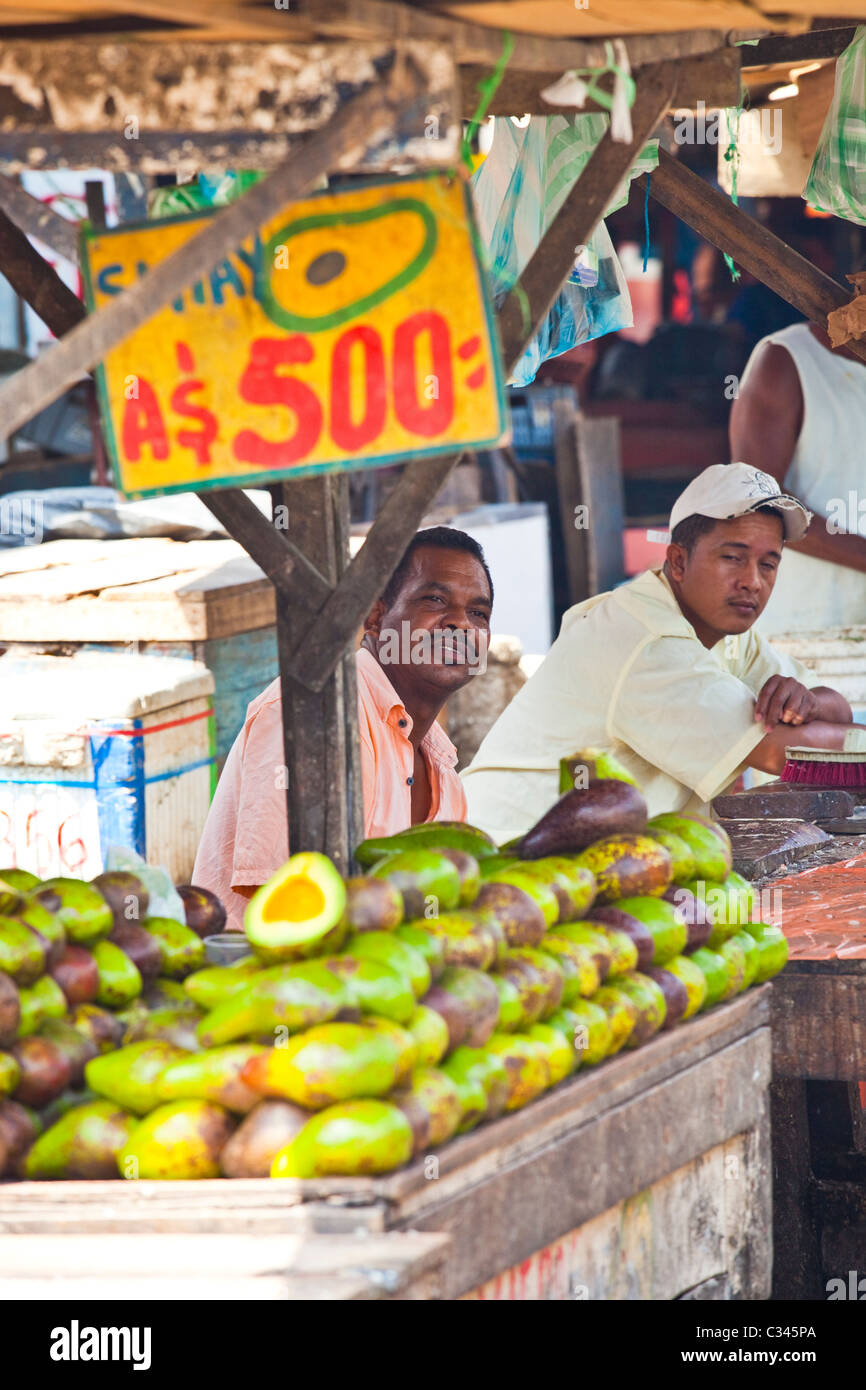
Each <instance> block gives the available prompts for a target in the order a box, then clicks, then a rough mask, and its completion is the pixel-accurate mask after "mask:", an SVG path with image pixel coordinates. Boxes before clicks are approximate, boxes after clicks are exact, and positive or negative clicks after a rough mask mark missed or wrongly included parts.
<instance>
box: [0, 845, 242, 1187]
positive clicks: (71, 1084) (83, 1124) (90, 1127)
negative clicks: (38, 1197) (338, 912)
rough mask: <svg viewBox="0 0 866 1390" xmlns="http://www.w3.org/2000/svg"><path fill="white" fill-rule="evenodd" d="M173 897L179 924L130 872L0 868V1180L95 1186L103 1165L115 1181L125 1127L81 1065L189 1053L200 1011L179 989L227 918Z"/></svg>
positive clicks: (195, 894)
mask: <svg viewBox="0 0 866 1390" xmlns="http://www.w3.org/2000/svg"><path fill="white" fill-rule="evenodd" d="M177 892H178V894H179V895H180V900H181V902H182V905H183V909H184V916H185V918H186V921H185V922H181V921H179V920H175V919H173V918H168V917H158V916H149V915H148V908H149V896H148V892H147V889H146V888H145V886H144V884H143V883H142V882H141V880H140V879H139V878H138V877H137V876H136V875H134V874H130V873H125V872H114V873H107V874H102V875H100V876H99V877H98V878H96V879H94V880H93V881H92V883H86V882H83V881H81V880H78V879H71V878H53V879H47V880H45V881H41V880H39V879H38V878H37V877H36V876H35V874H31V873H28V872H26V871H25V870H23V869H14V868H10V869H2V870H0V1177H10V1176H16V1175H28V1176H30V1175H32V1176H34V1177H66V1176H82V1177H102V1176H105V1175H106V1172H105V1170H106V1168H107V1167H108V1166H109V1165H108V1159H107V1158H106V1155H109V1156H110V1157H111V1172H110V1174H109V1175H110V1176H116V1174H117V1164H116V1161H115V1159H114V1155H115V1154H116V1152H117V1151H118V1148H119V1146H120V1145H121V1144H122V1143H123V1142H125V1140H126V1138H127V1137H128V1135H129V1134H130V1133H131V1132H132V1129H133V1128H134V1125H135V1118H134V1115H133V1114H131V1113H127V1111H126V1110H125V1109H122V1108H119V1107H118V1106H117V1105H116V1104H114V1103H112V1102H110V1101H108V1100H106V1099H103V1098H101V1097H100V1096H99V1095H97V1093H96V1092H95V1091H94V1092H92V1093H91V1092H90V1091H89V1089H88V1086H87V1083H86V1081H85V1072H86V1069H87V1067H88V1066H89V1065H90V1063H91V1062H93V1061H99V1059H101V1057H102V1055H103V1054H106V1053H113V1054H115V1055H119V1054H118V1053H117V1049H119V1048H121V1047H122V1046H123V1044H124V1043H135V1044H136V1045H139V1044H138V1040H139V1039H142V1040H143V1039H149V1040H160V1039H164V1038H167V1037H171V1038H172V1039H173V1040H174V1042H175V1043H176V1044H179V1045H181V1046H183V1047H185V1048H189V1049H193V1048H196V1047H198V1040H197V1038H196V1033H195V1027H196V1023H197V1020H198V1016H199V1010H198V1009H197V1008H196V1006H195V1005H194V1004H192V1002H191V1000H190V998H189V996H188V995H187V993H186V991H185V990H184V988H183V985H182V983H181V981H182V980H183V979H184V977H185V976H187V975H189V974H190V973H191V972H192V971H195V970H199V969H200V968H201V967H202V966H203V964H204V962H205V948H204V943H203V939H202V938H203V937H205V936H207V935H208V934H210V933H213V932H217V931H220V930H221V929H222V927H223V926H224V925H225V920H226V915H225V911H224V909H223V907H222V905H221V904H220V903H219V901H218V900H217V899H216V898H215V897H214V895H213V894H212V893H208V892H207V891H206V890H204V889H198V888H192V887H190V886H188V885H185V886H182V887H180V888H178V889H177ZM156 1045H158V1046H164V1045H165V1044H164V1043H157V1044H156ZM172 1051H174V1049H172ZM184 1055H186V1054H185V1053H184ZM87 1099H90V1100H92V1101H93V1104H92V1105H90V1104H84V1102H85V1101H86V1100H87ZM67 1113H69V1114H70V1115H71V1116H72V1120H71V1121H70V1122H64V1121H63V1120H62V1119H61V1117H63V1116H64V1115H66V1114H67ZM40 1136H41V1137H43V1138H45V1139H47V1140H48V1142H47V1143H42V1142H41V1139H40ZM64 1136H74V1139H73V1141H72V1147H71V1149H69V1147H68V1144H67V1139H66V1138H65V1137H64ZM37 1143H39V1148H38V1149H37V1152H36V1154H35V1155H34V1156H33V1162H32V1172H31V1171H30V1168H29V1167H28V1165H30V1163H31V1159H30V1155H31V1154H33V1150H34V1148H35V1147H36V1145H37ZM64 1144H67V1151H66V1152H64V1151H63V1146H64ZM82 1144H83V1149H82V1152H81V1155H80V1157H77V1156H76V1155H77V1152H78V1148H79V1147H81V1145H82ZM58 1145H59V1146H60V1147H59V1148H58ZM94 1154H95V1155H96V1157H95V1159H94V1158H93V1157H92V1155H94ZM67 1168H68V1169H69V1170H70V1171H68V1172H67V1171H66V1170H67ZM91 1170H92V1171H91Z"/></svg>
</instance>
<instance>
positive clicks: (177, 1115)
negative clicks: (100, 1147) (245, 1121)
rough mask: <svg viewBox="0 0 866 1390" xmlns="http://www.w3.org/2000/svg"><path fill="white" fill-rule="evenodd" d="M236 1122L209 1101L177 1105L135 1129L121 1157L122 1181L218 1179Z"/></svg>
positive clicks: (161, 1110) (156, 1112) (153, 1113)
mask: <svg viewBox="0 0 866 1390" xmlns="http://www.w3.org/2000/svg"><path fill="white" fill-rule="evenodd" d="M234 1127H235V1122H234V1120H233V1119H232V1117H231V1115H230V1114H229V1113H228V1111H227V1110H225V1109H224V1108H223V1106H221V1105H215V1104H214V1103H213V1101H207V1100H174V1101H169V1103H168V1104H167V1105H160V1106H157V1108H156V1109H155V1110H152V1111H151V1112H150V1114H149V1115H148V1116H147V1117H146V1118H145V1119H144V1120H141V1121H140V1122H139V1124H137V1125H136V1127H135V1129H134V1130H133V1131H132V1134H131V1135H130V1136H129V1138H128V1140H127V1141H126V1143H125V1144H124V1146H123V1148H122V1149H121V1150H120V1152H119V1154H118V1155H117V1167H118V1171H119V1172H120V1176H121V1177H122V1178H133V1179H134V1178H174V1179H190V1178H218V1177H219V1176H220V1165H219V1160H220V1154H221V1153H222V1151H223V1149H224V1148H225V1146H226V1144H227V1143H228V1141H229V1139H230V1138H231V1135H232V1131H233V1130H234Z"/></svg>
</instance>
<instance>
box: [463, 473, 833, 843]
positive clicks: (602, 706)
mask: <svg viewBox="0 0 866 1390" xmlns="http://www.w3.org/2000/svg"><path fill="white" fill-rule="evenodd" d="M809 520H810V514H809V512H808V511H807V510H806V509H805V507H803V506H802V504H801V503H799V502H798V501H797V500H796V498H793V497H788V496H786V495H784V494H782V493H781V492H780V490H779V485H778V483H777V482H776V480H775V479H774V478H771V477H770V476H769V474H766V473H762V472H761V471H760V470H759V469H756V468H752V467H747V465H746V464H742V463H732V464H717V465H714V466H713V467H711V468H707V469H705V470H704V472H703V473H701V474H700V475H699V476H698V477H697V478H695V479H694V480H693V482H691V483H690V484H689V486H688V487H687V488H686V489H685V491H684V492H683V493H682V495H681V496H680V497H679V498H678V500H677V502H676V503H675V504H674V508H673V511H672V512H671V520H670V528H671V543H670V545H669V546H668V549H667V558H666V560H665V564H664V566H663V568H662V569H658V570H650V571H648V572H647V573H645V574H642V575H639V576H638V577H637V578H636V579H632V580H631V581H629V582H628V583H627V584H623V585H622V586H621V587H620V588H618V589H615V590H613V591H612V592H611V593H607V594H599V595H597V596H596V597H595V598H591V599H587V601H586V602H585V603H579V604H577V605H576V606H575V607H574V608H571V609H569V611H568V612H567V613H566V614H565V617H564V618H563V620H562V628H561V630H560V634H559V637H558V638H557V640H556V642H554V644H553V646H552V647H551V649H550V651H549V653H548V654H547V656H546V657H545V659H544V661H543V662H542V664H541V666H540V667H539V669H538V670H537V671H536V673H535V675H534V676H533V677H532V678H531V680H529V681H527V683H526V685H524V686H523V687H522V689H521V690H519V691H518V693H517V695H516V696H515V697H514V699H513V700H512V701H511V704H510V705H509V706H508V708H507V709H506V710H505V711H504V712H503V714H502V715H501V716H500V718H499V719H498V720H497V721H496V723H495V724H494V726H493V728H492V729H491V730H490V732H489V733H488V735H487V737H486V738H485V740H484V742H483V743H482V744H481V747H480V748H479V750H478V752H477V754H476V756H475V758H474V760H473V761H472V763H471V764H470V766H469V767H468V768H467V769H466V770H465V772H464V773H463V774H462V776H463V783H464V787H465V789H466V798H467V803H468V819H469V821H470V822H471V823H472V824H473V825H478V826H480V827H481V828H482V829H484V830H486V831H488V833H489V834H491V835H492V836H493V837H494V838H495V839H497V840H498V841H499V842H500V843H501V842H503V841H505V840H508V839H511V838H512V837H513V836H516V835H520V834H522V833H523V832H525V831H526V830H527V829H528V828H529V827H530V826H531V825H532V824H534V822H535V821H536V820H537V819H538V818H539V817H540V816H541V815H543V814H544V812H545V811H546V810H547V809H548V808H549V807H550V806H551V805H552V804H553V802H554V801H555V800H556V798H557V796H558V794H559V790H558V788H559V761H560V759H561V758H570V757H574V755H575V754H576V753H579V752H580V751H581V750H582V749H585V748H601V749H606V750H608V751H610V752H612V753H613V754H614V755H615V756H616V757H617V758H618V759H619V760H620V762H621V763H623V764H624V766H625V767H626V769H627V770H628V771H629V772H630V773H631V774H632V776H633V777H634V778H635V780H636V781H637V782H638V784H639V785H640V787H641V788H642V790H643V793H644V795H645V796H646V799H647V802H648V804H649V810H650V815H656V814H658V813H659V812H661V811H670V810H689V811H699V812H702V813H706V812H707V810H708V808H709V803H710V802H711V801H712V799H713V798H714V797H715V796H718V795H719V793H720V792H722V791H724V789H725V788H726V787H728V786H729V785H730V784H731V783H732V782H733V781H734V780H735V779H736V778H737V776H738V775H739V774H740V773H741V772H742V771H743V770H744V769H745V768H746V767H753V768H758V769H760V770H761V771H764V772H770V773H773V774H776V775H778V773H779V772H781V770H782V767H783V765H784V762H785V746H786V745H790V744H792V743H796V744H799V745H804V746H810V747H815V748H833V749H841V748H842V747H843V746H844V745H845V735H846V733H847V731H848V729H849V728H850V727H851V708H850V706H849V705H848V703H847V701H846V700H845V699H844V698H843V697H842V696H841V695H839V694H838V693H837V692H836V691H835V690H830V689H828V688H827V687H824V686H819V685H818V683H817V677H816V676H815V675H814V673H812V672H810V671H809V670H808V669H807V668H806V667H805V666H803V665H802V664H801V663H800V662H799V661H796V660H794V659H793V658H791V657H788V656H785V655H783V654H782V653H780V652H777V651H775V650H774V648H773V647H772V646H771V645H770V643H769V642H767V641H766V639H764V638H762V637H761V635H760V634H759V633H758V632H756V631H755V629H754V623H755V621H756V620H757V619H758V618H759V617H760V615H761V613H762V611H763V609H764V607H765V606H766V603H767V600H768V599H769V597H770V594H771V593H772V590H773V585H774V583H775V581H776V575H777V572H778V568H779V564H780V562H781V560H782V547H783V545H784V542H785V541H786V540H797V539H799V538H800V537H801V536H802V535H803V534H804V533H805V530H806V527H807V526H808V524H809ZM792 725H797V726H799V727H798V728H797V731H796V734H794V733H793V731H792V728H791V726H792Z"/></svg>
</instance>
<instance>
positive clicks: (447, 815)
mask: <svg viewBox="0 0 866 1390" xmlns="http://www.w3.org/2000/svg"><path fill="white" fill-rule="evenodd" d="M356 660H357V668H358V725H359V733H360V739H361V776H362V780H363V789H364V834H365V836H366V837H368V838H369V837H370V836H373V835H392V834H394V833H395V832H396V831H398V830H404V829H405V828H406V827H407V826H408V825H411V823H412V808H411V799H412V784H411V782H410V780H409V779H410V778H411V777H412V772H413V768H414V752H413V748H412V744H411V743H410V742H409V735H410V733H411V732H412V720H411V718H410V717H409V714H408V713H407V711H406V709H405V707H404V705H403V703H402V701H401V700H400V697H399V695H398V694H397V692H396V690H395V689H394V687H393V685H392V684H391V682H390V681H389V680H388V677H387V675H386V674H385V671H384V670H383V669H382V667H381V666H380V665H379V663H378V662H377V661H376V659H375V657H373V655H372V654H371V653H370V652H368V651H366V650H364V649H363V648H362V649H361V650H360V651H358V652H357V653H356ZM421 748H422V750H423V752H424V756H425V758H426V761H427V767H428V771H429V776H430V790H431V806H430V815H429V817H428V820H465V819H466V796H465V793H464V791H463V786H462V783H461V782H460V779H459V777H458V776H457V772H456V771H455V767H456V763H457V753H456V750H455V748H454V745H453V744H452V743H451V741H450V739H449V738H448V737H447V735H446V734H445V731H444V730H443V729H442V728H441V726H440V725H439V724H436V723H434V724H432V725H431V727H430V729H429V731H428V733H427V734H426V736H425V738H424V741H423V742H422V744H421ZM283 756H284V755H283V726H282V710H281V705H280V682H279V678H278V679H277V680H275V681H272V683H271V684H270V685H269V686H268V688H267V690H265V691H263V692H262V694H261V695H259V696H258V697H257V698H256V699H255V700H253V702H252V704H251V705H250V706H249V708H248V710H247V717H246V720H245V722H244V727H243V728H242V729H241V731H240V733H239V734H238V736H237V738H236V739H235V741H234V743H233V744H232V747H231V751H230V752H229V755H228V757H227V759H226V764H225V767H224V768H223V772H222V775H221V777H220V780H219V783H218V785H217V789H216V793H215V795H214V799H213V802H212V804H211V808H210V811H209V812H208V817H207V821H206V822H205V827H204V832H203V834H202V838H201V844H200V845H199V849H198V854H197V855H196V861H195V868H194V869H193V879H192V881H193V883H197V884H199V885H200V886H201V887H203V888H209V889H210V890H211V892H213V893H216V895H217V897H218V898H220V900H221V901H222V902H223V903H224V905H225V908H226V912H227V913H228V921H227V923H226V925H227V927H229V928H234V929H235V930H240V929H241V928H242V927H243V915H244V909H245V908H246V905H247V899H246V898H244V897H243V896H242V895H241V894H240V893H237V892H235V891H234V890H235V889H236V888H239V887H250V886H256V887H257V886H258V885H259V884H262V883H264V882H265V881H266V880H267V879H269V878H270V877H271V875H272V874H275V873H276V871H277V869H279V868H281V867H282V865H283V864H284V863H285V862H286V858H287V853H288V850H287V844H288V828H287V825H286V792H285V787H286V777H285V771H284V762H283ZM299 848H301V847H300V846H299Z"/></svg>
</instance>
